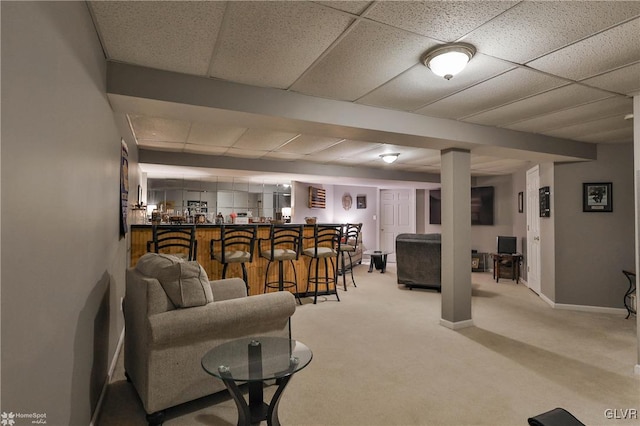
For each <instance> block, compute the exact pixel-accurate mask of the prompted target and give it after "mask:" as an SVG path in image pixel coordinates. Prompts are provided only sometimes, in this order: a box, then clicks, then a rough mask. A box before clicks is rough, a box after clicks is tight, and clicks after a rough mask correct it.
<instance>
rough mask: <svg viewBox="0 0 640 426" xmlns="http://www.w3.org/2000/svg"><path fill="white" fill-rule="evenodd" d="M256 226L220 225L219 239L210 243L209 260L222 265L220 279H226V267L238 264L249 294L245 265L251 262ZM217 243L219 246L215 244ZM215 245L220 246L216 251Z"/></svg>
mask: <svg viewBox="0 0 640 426" xmlns="http://www.w3.org/2000/svg"><path fill="white" fill-rule="evenodd" d="M257 230H258V227H257V225H231V226H226V225H224V224H223V225H221V226H220V238H218V239H215V238H214V239H212V240H211V242H210V248H211V259H212V260H214V259H215V260H217V261H218V262H220V263H222V264H223V265H224V266H223V267H222V278H227V267H228V266H229V264H230V263H239V264H240V267H241V268H242V279H243V280H244V283H245V285H246V286H247V294H249V280H248V278H247V268H246V267H245V265H244V264H245V263H247V262H252V261H253V248H254V246H255V242H256V234H257ZM216 243H219V244H216ZM216 245H219V246H220V249H219V250H218V251H216V250H215V247H216Z"/></svg>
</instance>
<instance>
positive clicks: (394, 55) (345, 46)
mask: <svg viewBox="0 0 640 426" xmlns="http://www.w3.org/2000/svg"><path fill="white" fill-rule="evenodd" d="M434 45H435V42H434V41H432V40H429V39H427V38H426V37H421V36H418V35H415V34H411V33H407V32H404V31H401V30H397V29H395V28H390V27H387V26H385V25H380V24H375V23H371V22H367V21H361V22H359V23H358V24H355V25H354V26H353V27H352V29H351V31H350V32H349V33H348V34H347V35H346V36H345V37H344V38H343V39H342V40H341V41H340V42H339V43H338V44H337V45H336V46H335V47H333V48H332V49H331V51H330V52H329V53H328V54H327V56H325V57H324V58H323V59H321V60H320V61H319V62H318V63H316V64H315V65H314V66H313V68H311V69H310V71H309V72H308V73H307V74H305V75H304V76H303V77H302V78H301V79H300V80H298V81H297V82H296V83H295V84H294V85H293V86H292V87H291V89H292V90H295V91H297V92H301V93H304V94H307V95H315V96H320V97H324V98H333V99H340V100H349V101H353V100H356V99H358V98H360V97H361V96H363V95H364V94H366V93H368V92H370V91H371V90H373V89H375V88H376V87H378V86H380V85H381V84H383V83H385V82H387V81H389V80H390V79H392V78H393V77H395V76H396V75H398V74H399V73H401V72H403V71H405V70H407V69H409V68H411V67H412V66H414V65H416V64H417V63H419V61H420V55H422V53H423V52H424V51H425V50H427V49H429V48H430V47H432V46H434ZM383 58H384V60H383Z"/></svg>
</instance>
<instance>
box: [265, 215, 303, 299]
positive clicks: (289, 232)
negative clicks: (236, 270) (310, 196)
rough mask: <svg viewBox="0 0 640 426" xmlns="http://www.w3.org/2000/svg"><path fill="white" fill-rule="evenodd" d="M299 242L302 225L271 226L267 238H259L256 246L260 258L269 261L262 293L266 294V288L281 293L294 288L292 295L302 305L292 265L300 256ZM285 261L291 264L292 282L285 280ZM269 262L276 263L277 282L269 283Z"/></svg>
mask: <svg viewBox="0 0 640 426" xmlns="http://www.w3.org/2000/svg"><path fill="white" fill-rule="evenodd" d="M301 240H302V225H271V229H270V230H269V238H260V239H259V240H258V246H259V247H260V257H262V258H265V259H267V260H268V261H269V263H267V270H266V271H265V274H264V292H265V293H266V292H267V289H268V288H275V289H278V291H283V290H284V289H285V288H292V287H293V288H296V291H295V292H294V295H295V296H296V299H298V303H300V304H301V305H302V301H301V300H300V296H299V295H298V291H297V287H298V274H297V273H296V267H295V265H294V263H293V261H294V260H298V256H299V255H300V242H301ZM286 261H289V262H291V267H292V269H293V277H294V280H293V281H287V280H285V276H284V262H286ZM271 262H278V281H269V267H270V266H271Z"/></svg>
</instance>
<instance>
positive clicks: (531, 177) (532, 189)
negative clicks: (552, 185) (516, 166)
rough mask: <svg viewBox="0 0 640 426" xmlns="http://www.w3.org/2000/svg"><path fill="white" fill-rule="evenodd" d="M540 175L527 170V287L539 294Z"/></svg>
mask: <svg viewBox="0 0 640 426" xmlns="http://www.w3.org/2000/svg"><path fill="white" fill-rule="evenodd" d="M539 188H540V173H539V169H538V166H536V167H534V168H532V169H530V170H527V285H528V286H529V288H530V289H531V290H533V291H535V292H536V293H537V294H540V193H539V192H538V189H539Z"/></svg>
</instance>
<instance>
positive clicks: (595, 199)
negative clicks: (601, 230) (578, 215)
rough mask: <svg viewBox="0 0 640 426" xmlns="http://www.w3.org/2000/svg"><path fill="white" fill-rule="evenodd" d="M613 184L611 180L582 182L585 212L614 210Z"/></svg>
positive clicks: (583, 208)
mask: <svg viewBox="0 0 640 426" xmlns="http://www.w3.org/2000/svg"><path fill="white" fill-rule="evenodd" d="M612 190H613V184H612V183H611V182H590V183H583V184H582V211H583V212H612V211H613V193H612Z"/></svg>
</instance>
